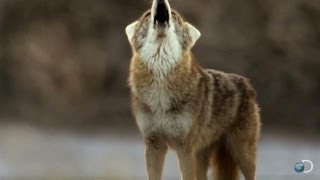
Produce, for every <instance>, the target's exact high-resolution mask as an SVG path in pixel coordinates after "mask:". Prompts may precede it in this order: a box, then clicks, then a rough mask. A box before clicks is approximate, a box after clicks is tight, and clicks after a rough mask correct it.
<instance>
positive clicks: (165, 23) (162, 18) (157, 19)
mask: <svg viewBox="0 0 320 180" xmlns="http://www.w3.org/2000/svg"><path fill="white" fill-rule="evenodd" d="M151 15H152V18H153V25H154V28H155V29H156V30H157V31H160V32H163V31H165V30H166V29H167V28H168V27H169V25H170V17H171V16H170V15H171V9H170V5H169V3H168V1H167V0H157V1H153V5H152V12H151Z"/></svg>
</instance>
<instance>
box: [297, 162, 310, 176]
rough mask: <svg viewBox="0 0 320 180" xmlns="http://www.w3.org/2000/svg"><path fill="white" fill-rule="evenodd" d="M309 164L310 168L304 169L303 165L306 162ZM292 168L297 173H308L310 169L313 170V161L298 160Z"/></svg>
mask: <svg viewBox="0 0 320 180" xmlns="http://www.w3.org/2000/svg"><path fill="white" fill-rule="evenodd" d="M307 163H308V164H310V169H309V170H305V165H306V164H307ZM294 170H295V171H296V172H297V173H305V174H307V173H310V172H311V171H312V170H313V163H312V161H310V160H302V161H300V162H297V163H296V164H295V165H294Z"/></svg>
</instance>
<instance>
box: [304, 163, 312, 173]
mask: <svg viewBox="0 0 320 180" xmlns="http://www.w3.org/2000/svg"><path fill="white" fill-rule="evenodd" d="M302 163H303V164H306V163H309V164H310V169H309V170H304V171H303V173H310V172H311V171H312V170H313V163H312V161H310V160H302Z"/></svg>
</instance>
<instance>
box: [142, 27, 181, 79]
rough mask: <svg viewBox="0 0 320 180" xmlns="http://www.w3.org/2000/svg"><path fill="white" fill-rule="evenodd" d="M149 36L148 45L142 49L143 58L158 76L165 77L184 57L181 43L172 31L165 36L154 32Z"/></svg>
mask: <svg viewBox="0 0 320 180" xmlns="http://www.w3.org/2000/svg"><path fill="white" fill-rule="evenodd" d="M149 36H150V37H148V38H147V39H148V40H147V41H146V45H145V46H144V47H143V48H142V49H141V51H140V56H141V59H142V60H143V61H144V62H145V63H146V65H147V67H148V68H149V70H150V71H152V72H153V73H154V74H155V75H156V76H158V77H159V78H165V77H166V76H167V75H168V74H169V73H170V72H172V71H173V70H174V68H175V67H176V66H177V64H178V63H179V61H181V59H182V56H183V54H182V48H181V45H180V43H179V41H178V39H177V38H176V36H175V35H174V34H171V33H170V32H168V34H167V35H165V36H166V37H164V38H163V37H158V35H155V34H153V33H152V32H150V34H149Z"/></svg>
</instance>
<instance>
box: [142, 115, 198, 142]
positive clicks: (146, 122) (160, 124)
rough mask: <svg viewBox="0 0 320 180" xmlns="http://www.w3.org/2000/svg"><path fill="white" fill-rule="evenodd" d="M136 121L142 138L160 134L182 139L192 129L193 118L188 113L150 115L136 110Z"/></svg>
mask: <svg viewBox="0 0 320 180" xmlns="http://www.w3.org/2000/svg"><path fill="white" fill-rule="evenodd" d="M136 120H137V124H138V126H139V129H140V131H141V132H142V133H143V135H144V136H152V135H154V134H162V135H164V136H165V137H169V138H177V139H184V138H185V137H186V136H187V134H188V133H189V131H190V129H191V127H192V122H193V117H192V114H191V113H189V112H182V113H181V114H174V115H169V114H164V113H155V114H152V115H151V114H146V113H143V112H142V111H139V110H138V111H137V113H136Z"/></svg>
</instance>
